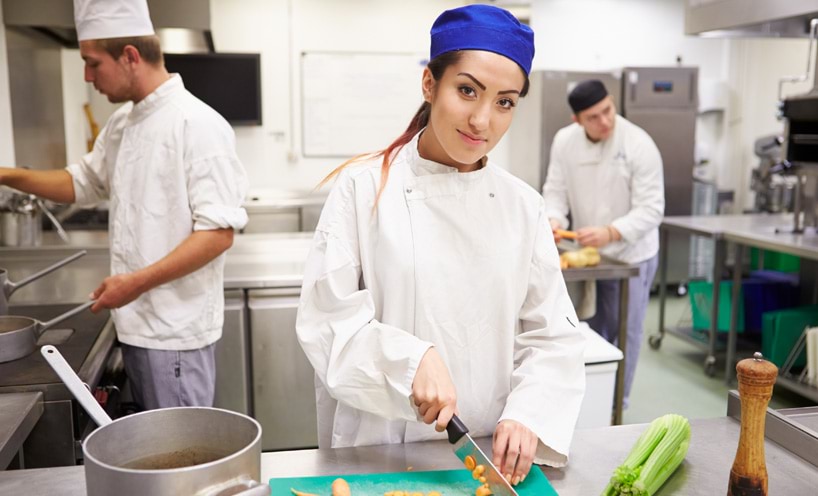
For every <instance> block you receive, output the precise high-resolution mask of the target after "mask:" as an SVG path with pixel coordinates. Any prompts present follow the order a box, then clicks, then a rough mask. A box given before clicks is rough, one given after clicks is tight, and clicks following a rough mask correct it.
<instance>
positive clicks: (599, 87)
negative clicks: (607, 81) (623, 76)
mask: <svg viewBox="0 0 818 496" xmlns="http://www.w3.org/2000/svg"><path fill="white" fill-rule="evenodd" d="M606 96H608V90H606V89H605V85H604V84H602V81H600V80H599V79H588V80H586V81H582V82H581V83H579V84H577V85H576V86H574V89H573V90H571V93H569V94H568V105H570V106H571V110H573V111H574V113H575V114H578V113H580V112H582V111H583V110H585V109H587V108H588V107H592V106H594V105H596V104H597V103H599V102H600V101H602V99H603V98H605V97H606Z"/></svg>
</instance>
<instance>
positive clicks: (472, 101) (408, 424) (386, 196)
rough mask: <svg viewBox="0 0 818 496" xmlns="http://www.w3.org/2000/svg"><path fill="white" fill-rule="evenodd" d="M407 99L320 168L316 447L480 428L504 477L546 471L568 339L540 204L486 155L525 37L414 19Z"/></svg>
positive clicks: (509, 107)
mask: <svg viewBox="0 0 818 496" xmlns="http://www.w3.org/2000/svg"><path fill="white" fill-rule="evenodd" d="M431 37H432V40H431V54H430V55H431V56H430V62H429V64H428V66H427V68H426V69H425V70H424V72H423V77H422V84H421V86H422V90H423V98H424V103H423V104H422V105H421V107H420V109H419V110H418V112H417V113H416V114H415V116H414V118H413V119H412V121H411V123H410V124H409V127H408V129H407V130H406V132H405V133H404V134H403V135H401V136H400V137H399V138H398V139H397V140H395V142H394V143H392V144H391V145H390V146H389V147H388V148H386V149H385V150H383V151H381V152H380V153H377V154H374V155H367V156H363V157H357V158H356V159H353V160H351V161H350V162H352V164H351V165H349V166H346V165H348V164H349V163H347V164H344V165H342V166H341V167H339V169H337V170H336V171H335V172H334V173H333V174H332V175H331V176H333V175H337V180H336V182H335V185H334V187H333V189H332V192H331V193H330V195H329V198H328V199H327V203H326V205H325V206H324V210H323V212H322V214H321V219H320V221H319V223H318V227H317V229H316V232H315V239H314V241H313V245H312V250H311V253H310V256H309V259H308V261H307V265H306V269H305V275H304V284H303V287H302V292H301V301H300V306H299V312H298V319H297V324H296V328H297V333H298V339H299V341H300V342H301V345H302V347H303V349H304V351H305V353H306V355H307V357H308V358H309V360H310V362H311V363H312V365H313V367H314V368H315V371H316V374H317V380H316V390H317V391H316V396H317V406H318V429H319V445H320V446H321V447H330V446H331V447H333V448H338V447H347V446H364V445H373V444H386V443H403V442H413V441H421V440H427V439H433V438H441V437H443V436H442V435H441V434H438V433H436V432H435V430H433V429H431V428H429V427H427V426H425V425H423V424H422V423H419V422H418V421H421V420H422V421H423V422H425V423H426V424H432V423H436V430H437V431H442V430H443V429H444V428H445V426H446V424H447V423H448V422H449V420H450V419H451V417H452V415H453V414H454V413H457V414H458V415H459V416H460V417H461V419H462V420H463V422H464V423H465V425H467V426H468V427H469V428H470V430H471V433H472V435H473V436H488V435H492V434H493V435H494V441H493V452H494V463H495V465H496V466H497V467H498V469H500V470H501V471H502V473H503V474H504V475H505V476H506V478H507V479H509V480H510V481H511V482H512V484H517V483H519V482H520V481H521V480H523V479H524V478H525V476H526V474H528V471H529V470H530V468H531V464H532V462H534V463H539V464H548V465H553V466H563V465H565V464H566V463H567V460H568V447H569V445H570V444H571V437H572V435H573V430H574V425H575V423H576V420H577V415H578V413H579V408H580V403H581V401H582V397H583V393H584V390H585V376H584V362H583V339H582V337H581V335H580V334H579V332H578V330H577V327H576V324H577V318H576V315H575V313H574V308H573V306H572V304H571V301H570V299H569V298H568V294H567V293H566V289H565V283H564V280H563V278H562V274H561V272H560V266H559V260H558V255H557V250H556V248H555V245H554V240H553V239H554V238H553V235H552V233H551V227H550V224H549V222H548V218H547V217H546V216H545V214H544V210H543V209H544V206H543V199H542V197H541V196H540V195H539V194H538V192H537V191H535V190H534V189H532V188H530V187H528V186H527V185H526V184H524V183H523V182H522V181H520V180H518V179H517V178H515V177H513V176H512V175H511V174H509V173H508V172H506V171H505V170H503V169H501V168H500V167H498V166H497V165H495V164H494V163H492V162H491V161H489V160H488V158H487V157H486V154H487V153H488V152H489V151H491V150H492V149H493V148H494V146H495V145H496V144H497V142H498V141H500V138H502V137H503V134H505V132H506V130H507V129H508V127H509V125H510V124H511V118H512V116H513V115H514V107H515V106H516V105H517V104H518V103H519V100H520V98H521V97H523V96H525V94H526V91H527V89H528V76H527V75H528V72H529V71H530V69H531V60H532V58H533V55H534V44H533V38H534V35H533V33H532V31H531V30H530V29H529V28H528V27H526V26H523V25H521V24H520V23H519V22H518V21H517V20H516V19H515V18H514V17H513V16H512V15H511V14H510V13H508V12H507V11H505V10H503V9H500V8H497V7H493V6H488V5H469V6H466V7H461V8H457V9H453V10H449V11H446V12H444V13H443V14H441V15H440V17H438V19H437V20H436V21H435V23H434V25H433V26H432V30H431Z"/></svg>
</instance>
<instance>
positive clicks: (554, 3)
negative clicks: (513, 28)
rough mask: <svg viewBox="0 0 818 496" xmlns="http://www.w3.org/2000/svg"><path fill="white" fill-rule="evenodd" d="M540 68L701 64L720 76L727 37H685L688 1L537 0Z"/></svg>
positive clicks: (534, 23)
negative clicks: (685, 8) (677, 58)
mask: <svg viewBox="0 0 818 496" xmlns="http://www.w3.org/2000/svg"><path fill="white" fill-rule="evenodd" d="M531 27H532V28H533V29H534V33H535V36H534V43H535V46H536V54H535V56H534V68H535V69H564V70H588V71H595V70H606V69H619V68H622V67H624V66H644V65H648V66H672V65H676V57H677V56H678V57H681V59H682V64H683V65H687V66H698V67H699V71H700V77H703V78H718V77H720V76H721V68H722V65H723V60H722V50H721V45H722V44H723V43H725V42H724V41H723V40H716V39H704V38H697V37H687V36H685V35H684V0H532V2H531Z"/></svg>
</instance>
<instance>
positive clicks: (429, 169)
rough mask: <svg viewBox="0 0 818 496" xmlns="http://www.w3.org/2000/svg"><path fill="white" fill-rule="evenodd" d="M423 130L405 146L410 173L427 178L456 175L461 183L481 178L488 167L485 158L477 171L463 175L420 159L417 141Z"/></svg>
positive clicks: (449, 168)
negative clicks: (407, 151) (434, 175)
mask: <svg viewBox="0 0 818 496" xmlns="http://www.w3.org/2000/svg"><path fill="white" fill-rule="evenodd" d="M425 129H426V128H424V129H422V130H421V131H420V132H419V133H417V134H416V135H415V137H414V138H412V141H410V142H409V143H407V144H406V148H408V149H409V152H410V155H409V165H410V167H411V168H412V172H414V173H415V175H416V176H428V175H432V174H457V179H458V180H461V181H476V180H478V179H480V178H481V177H483V175H484V174H485V170H486V168H487V167H488V158H487V157H483V158H481V159H480V161H481V162H482V166H481V167H480V168H479V169H477V170H475V171H471V172H464V173H460V172H459V171H458V170H457V169H456V168H455V167H452V166H450V165H443V164H441V163H439V162H434V161H432V160H427V159H425V158H423V157H421V156H420V153H418V141H419V138H420V135H421V134H423V131H424V130H425Z"/></svg>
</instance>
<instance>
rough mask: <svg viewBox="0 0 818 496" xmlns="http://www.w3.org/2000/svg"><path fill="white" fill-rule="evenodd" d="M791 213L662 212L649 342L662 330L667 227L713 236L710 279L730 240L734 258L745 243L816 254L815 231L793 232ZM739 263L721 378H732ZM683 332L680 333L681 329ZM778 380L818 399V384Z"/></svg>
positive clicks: (716, 276) (713, 324) (713, 326)
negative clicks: (654, 325)
mask: <svg viewBox="0 0 818 496" xmlns="http://www.w3.org/2000/svg"><path fill="white" fill-rule="evenodd" d="M792 227H793V216H792V214H776V215H766V214H752V215H717V216H688V217H665V219H664V220H663V221H662V226H661V228H660V233H661V235H662V239H661V241H660V250H661V251H660V253H661V254H662V255H661V256H660V267H659V269H660V275H661V277H660V281H661V282H660V287H659V335H655V336H651V339H650V344H651V346H652V347H653V348H654V349H655V348H658V345H659V343H660V342H661V338H662V336H663V335H664V333H665V331H671V329H666V328H665V325H664V323H665V320H664V319H665V300H666V297H667V296H666V293H667V291H666V288H665V284H664V282H665V279H664V272H663V271H664V270H665V267H666V263H667V246H666V242H667V233H668V231H680V232H685V233H687V234H696V235H700V236H708V237H711V238H713V239H714V240H715V241H716V249H715V252H714V257H713V258H714V259H713V280H714V281H719V280H721V274H722V272H723V269H724V261H725V258H726V244H727V242H732V243H733V244H734V245H735V248H734V250H735V260H742V259H743V257H744V248H745V247H754V248H760V249H766V250H774V251H778V252H782V253H787V254H790V255H795V256H798V257H801V258H806V259H809V260H818V234H817V233H815V232H814V231H812V232H805V233H803V234H793V233H792V232H791V231H792ZM741 269H742V267H741V264H735V266H734V271H733V288H732V295H731V301H732V302H733V305H731V311H732V314H731V318H730V328H729V331H728V339H727V360H726V364H725V379H726V381H727V383H728V384H729V383H731V381H732V379H733V376H734V367H735V364H734V362H735V356H736V340H737V331H736V327H737V322H738V304H736V302H737V301H738V297H739V290H740V287H741V286H740V285H741V276H742V270H741ZM718 303H719V293H718V285H717V284H713V301H712V309H711V318H710V349H709V355H708V357H707V361H706V365H705V366H707V365H708V364H712V363H715V356H714V355H715V339H716V336H717V332H718V331H717V325H718V306H719V305H718ZM682 335H684V334H683V333H682ZM777 384H780V385H782V386H784V387H786V388H787V389H790V390H792V391H794V392H796V393H798V394H800V395H802V396H804V397H807V398H810V399H812V400H813V401H818V388H815V387H813V386H808V385H805V384H802V383H800V382H798V381H796V380H793V379H791V378H789V377H787V376H783V375H779V377H778V380H777Z"/></svg>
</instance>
